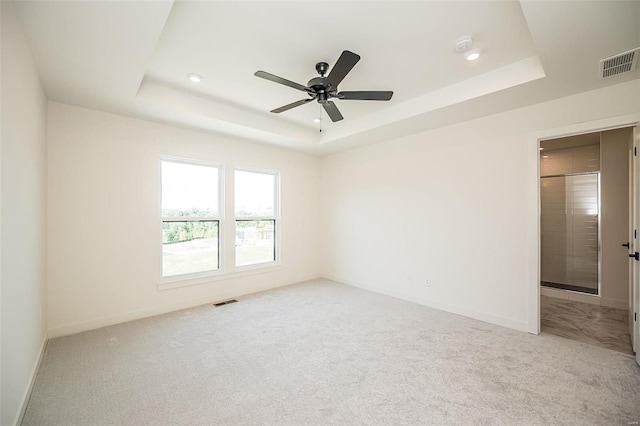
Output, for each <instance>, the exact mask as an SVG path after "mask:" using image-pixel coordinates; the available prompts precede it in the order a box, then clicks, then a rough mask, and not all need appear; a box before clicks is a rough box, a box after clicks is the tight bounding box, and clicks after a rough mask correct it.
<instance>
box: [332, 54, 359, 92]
mask: <svg viewBox="0 0 640 426" xmlns="http://www.w3.org/2000/svg"><path fill="white" fill-rule="evenodd" d="M359 60H360V56H358V55H356V54H355V53H353V52H349V51H348V50H345V51H344V52H342V54H341V55H340V57H339V58H338V61H337V62H336V64H335V65H334V66H333V68H331V72H330V73H329V75H328V76H327V84H329V85H330V86H331V87H333V88H336V87H338V84H340V82H341V81H342V80H343V79H344V78H345V77H346V75H347V74H349V71H351V69H353V67H354V66H355V65H356V64H357V63H358V61H359Z"/></svg>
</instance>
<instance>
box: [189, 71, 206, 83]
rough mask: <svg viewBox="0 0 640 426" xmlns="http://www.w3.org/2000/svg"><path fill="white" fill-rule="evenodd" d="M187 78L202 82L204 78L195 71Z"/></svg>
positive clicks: (191, 80) (194, 81)
mask: <svg viewBox="0 0 640 426" xmlns="http://www.w3.org/2000/svg"><path fill="white" fill-rule="evenodd" d="M187 78H188V79H189V81H190V82H192V83H200V82H201V81H202V80H204V79H203V78H202V76H201V75H200V74H196V73H194V72H190V73H189V74H187Z"/></svg>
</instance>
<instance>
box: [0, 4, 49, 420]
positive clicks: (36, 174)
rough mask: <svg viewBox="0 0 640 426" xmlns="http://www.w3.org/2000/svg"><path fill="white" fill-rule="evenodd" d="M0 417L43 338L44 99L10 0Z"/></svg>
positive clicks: (24, 387) (22, 394) (1, 195)
mask: <svg viewBox="0 0 640 426" xmlns="http://www.w3.org/2000/svg"><path fill="white" fill-rule="evenodd" d="M1 8H2V9H1V10H2V12H1V14H2V82H1V85H2V102H1V108H2V125H1V127H2V132H1V135H2V141H1V145H0V158H1V160H0V199H1V200H2V210H1V220H0V227H1V229H2V234H1V237H0V253H1V254H2V257H1V258H0V262H1V263H2V267H1V272H0V283H1V285H2V287H1V290H0V292H1V296H0V297H1V308H0V312H1V314H0V315H1V318H0V320H1V321H0V322H1V323H2V326H1V334H0V335H1V343H0V345H1V347H2V360H1V362H0V365H1V369H2V385H1V387H0V388H1V394H2V397H1V399H0V404H1V405H0V411H1V412H2V415H1V418H0V423H1V424H2V425H13V424H15V423H16V421H17V420H18V418H19V416H20V415H21V409H23V408H24V405H25V402H26V397H27V393H28V391H29V388H30V385H31V380H32V378H33V375H34V374H35V368H36V367H37V364H38V360H39V356H40V354H41V350H42V349H43V345H44V342H45V339H46V312H45V311H44V310H45V308H46V306H45V304H46V288H45V278H46V276H45V269H46V257H45V246H46V244H45V238H46V230H45V223H46V221H45V220H46V218H45V213H46V179H45V175H46V145H45V140H46V127H45V126H46V105H47V104H46V99H45V96H44V93H43V91H42V88H41V86H40V83H39V80H38V76H37V74H36V70H35V67H34V64H33V60H32V58H31V54H30V52H29V49H28V47H27V44H26V42H25V40H24V37H23V34H22V29H21V28H20V24H19V23H18V20H17V16H16V13H15V10H14V4H13V3H11V2H2V6H1Z"/></svg>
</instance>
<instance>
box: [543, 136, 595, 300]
mask: <svg viewBox="0 0 640 426" xmlns="http://www.w3.org/2000/svg"><path fill="white" fill-rule="evenodd" d="M540 164H541V166H540V167H541V175H542V176H543V178H542V179H541V180H540V191H541V201H542V218H541V231H542V232H541V243H542V257H541V262H542V276H541V279H542V281H548V282H554V283H559V284H567V285H573V286H580V287H587V288H592V289H597V288H598V213H599V211H598V174H595V173H593V174H586V175H574V176H557V175H565V174H572V173H586V172H595V171H598V170H599V168H600V146H599V145H589V146H582V147H576V148H569V149H561V150H555V151H548V152H545V151H542V152H541V161H540ZM544 176H554V177H544Z"/></svg>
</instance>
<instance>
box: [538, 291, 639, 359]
mask: <svg viewBox="0 0 640 426" xmlns="http://www.w3.org/2000/svg"><path fill="white" fill-rule="evenodd" d="M540 308H541V309H540V316H541V323H542V332H543V333H549V334H555V335H556V336H561V337H566V338H568V339H572V340H578V341H580V342H585V343H590V344H592V345H595V346H600V347H603V348H607V349H613V350H614V351H618V352H622V353H625V354H632V351H631V340H630V338H629V322H628V317H627V315H628V312H627V311H626V310H625V309H615V308H608V307H606V306H599V305H592V304H590V303H582V302H574V301H573V300H566V299H558V298H555V297H548V296H540Z"/></svg>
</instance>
